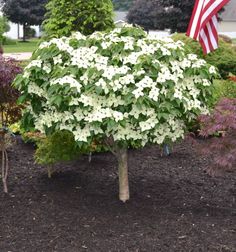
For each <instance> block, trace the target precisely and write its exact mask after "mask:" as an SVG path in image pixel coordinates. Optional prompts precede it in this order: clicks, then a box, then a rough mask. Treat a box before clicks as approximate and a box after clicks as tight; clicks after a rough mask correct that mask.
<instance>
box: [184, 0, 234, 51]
mask: <svg viewBox="0 0 236 252" xmlns="http://www.w3.org/2000/svg"><path fill="white" fill-rule="evenodd" d="M228 2H229V0H196V2H195V6H194V9H193V14H192V17H191V20H190V23H189V27H188V31H187V36H189V37H190V38H193V39H195V40H197V41H199V42H200V44H201V46H202V48H203V52H204V53H205V54H207V53H209V52H211V51H213V50H215V49H217V48H218V20H217V13H218V11H219V10H220V9H221V8H222V7H223V6H224V5H225V4H227V3H228Z"/></svg>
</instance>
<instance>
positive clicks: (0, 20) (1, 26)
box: [0, 16, 10, 54]
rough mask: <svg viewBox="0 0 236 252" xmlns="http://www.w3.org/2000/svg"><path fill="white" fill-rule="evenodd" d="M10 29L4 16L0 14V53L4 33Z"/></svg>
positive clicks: (1, 51)
mask: <svg viewBox="0 0 236 252" xmlns="http://www.w3.org/2000/svg"><path fill="white" fill-rule="evenodd" d="M9 30H10V26H9V24H8V21H7V19H6V17H1V16H0V54H1V53H3V50H2V44H3V40H4V33H5V32H8V31H9Z"/></svg>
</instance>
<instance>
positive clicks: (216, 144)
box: [200, 98, 236, 175]
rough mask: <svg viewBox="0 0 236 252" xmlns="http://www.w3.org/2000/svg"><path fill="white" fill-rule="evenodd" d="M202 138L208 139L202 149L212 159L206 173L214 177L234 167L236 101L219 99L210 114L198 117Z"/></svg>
mask: <svg viewBox="0 0 236 252" xmlns="http://www.w3.org/2000/svg"><path fill="white" fill-rule="evenodd" d="M200 123H201V126H202V128H201V131H200V135H201V136H203V137H210V138H209V140H208V141H207V143H206V145H205V146H204V148H203V149H202V150H203V152H204V154H207V155H209V158H212V159H213V162H214V166H211V167H210V168H209V169H208V171H209V173H210V174H212V175H215V174H218V173H219V172H221V171H223V170H228V169H231V170H232V169H235V167H236V99H235V98H232V99H230V98H223V99H221V100H220V101H219V102H218V103H217V105H216V107H215V109H214V111H213V112H212V114H210V115H202V116H200Z"/></svg>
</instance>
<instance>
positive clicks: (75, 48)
mask: <svg viewBox="0 0 236 252" xmlns="http://www.w3.org/2000/svg"><path fill="white" fill-rule="evenodd" d="M215 74H216V70H215V68H214V67H211V66H210V65H208V64H206V62H205V61H204V60H201V59H198V58H197V56H196V55H193V54H188V55H187V54H185V50H184V47H183V44H182V42H174V41H173V40H172V39H170V38H165V39H163V40H157V39H156V38H155V37H151V36H149V35H147V34H146V33H145V32H144V31H143V30H141V29H139V28H133V27H123V28H117V29H114V30H113V31H111V32H110V33H100V32H97V33H94V34H92V35H90V36H87V37H86V36H83V35H82V34H80V33H74V34H73V35H72V36H71V37H67V38H66V37H64V38H61V39H52V40H51V41H50V42H44V43H42V44H41V45H40V47H39V49H38V50H37V51H36V52H35V53H34V56H33V61H32V62H31V63H30V64H29V65H28V66H27V67H26V69H25V72H24V74H23V75H21V76H19V77H18V78H17V79H16V81H15V86H16V87H17V88H18V89H19V90H20V91H21V92H22V94H23V96H22V97H21V100H22V101H24V102H27V103H28V104H29V106H28V107H27V110H26V111H25V115H24V120H23V125H24V126H25V127H28V128H31V127H35V128H36V129H37V130H39V131H40V132H44V133H46V134H51V133H52V132H55V131H58V130H67V131H70V132H72V133H73V135H74V138H75V140H76V141H77V143H78V145H79V146H83V147H84V146H86V145H91V143H92V142H93V141H94V140H99V141H100V142H101V141H103V142H104V143H105V144H106V145H107V146H108V147H109V149H110V150H111V152H112V153H114V155H115V156H116V157H117V160H118V166H119V181H120V182H119V183H120V199H121V200H122V201H124V202H125V201H127V200H128V199H129V186H128V162H127V158H128V157H127V149H128V147H129V146H136V147H142V146H144V145H146V144H147V143H155V144H159V145H161V144H163V143H168V142H175V141H176V140H177V139H180V138H182V137H183V136H184V133H185V130H186V127H185V125H186V124H187V123H188V122H189V121H191V120H192V119H194V118H196V116H197V115H198V114H200V113H203V112H205V111H207V107H206V104H207V103H208V99H209V97H211V89H212V85H211V84H212V83H211V79H212V78H213V77H214V76H215Z"/></svg>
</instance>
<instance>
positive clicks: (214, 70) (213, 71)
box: [209, 66, 217, 74]
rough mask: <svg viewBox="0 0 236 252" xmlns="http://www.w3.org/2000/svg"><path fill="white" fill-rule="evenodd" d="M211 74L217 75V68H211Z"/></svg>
mask: <svg viewBox="0 0 236 252" xmlns="http://www.w3.org/2000/svg"><path fill="white" fill-rule="evenodd" d="M209 73H210V74H216V73H217V71H216V68H215V67H214V66H211V67H210V68H209Z"/></svg>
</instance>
